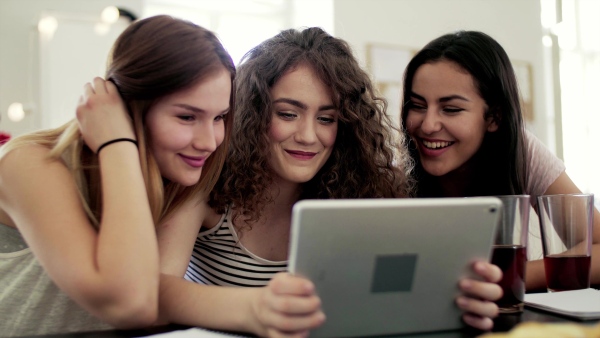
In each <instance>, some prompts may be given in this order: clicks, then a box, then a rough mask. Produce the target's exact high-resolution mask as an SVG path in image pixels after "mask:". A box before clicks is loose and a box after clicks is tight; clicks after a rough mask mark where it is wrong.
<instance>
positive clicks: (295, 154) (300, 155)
mask: <svg viewBox="0 0 600 338" xmlns="http://www.w3.org/2000/svg"><path fill="white" fill-rule="evenodd" d="M286 152H287V153H288V154H290V155H291V156H293V157H295V158H300V159H311V158H313V157H314V156H315V155H317V153H313V152H307V151H300V150H286Z"/></svg>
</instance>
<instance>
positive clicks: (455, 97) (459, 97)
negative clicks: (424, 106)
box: [410, 93, 470, 102]
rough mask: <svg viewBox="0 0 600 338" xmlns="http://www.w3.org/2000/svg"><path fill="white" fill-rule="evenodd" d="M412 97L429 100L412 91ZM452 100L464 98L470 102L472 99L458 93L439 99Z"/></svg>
mask: <svg viewBox="0 0 600 338" xmlns="http://www.w3.org/2000/svg"><path fill="white" fill-rule="evenodd" d="M410 97H414V98H415V99H419V100H421V101H427V100H425V98H424V97H423V96H421V95H418V94H415V93H410ZM452 100H463V101H467V102H470V100H469V99H467V98H466V97H464V96H460V95H456V94H454V95H450V96H444V97H442V98H440V99H439V100H438V101H439V102H448V101H452Z"/></svg>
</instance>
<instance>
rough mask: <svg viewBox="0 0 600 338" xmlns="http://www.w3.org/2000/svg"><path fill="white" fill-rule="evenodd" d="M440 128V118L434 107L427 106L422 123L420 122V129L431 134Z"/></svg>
mask: <svg viewBox="0 0 600 338" xmlns="http://www.w3.org/2000/svg"><path fill="white" fill-rule="evenodd" d="M440 130H442V120H441V117H440V115H439V114H438V112H437V110H435V108H433V107H431V108H428V109H427V111H426V112H425V116H423V123H421V131H423V132H424V133H425V134H432V133H435V132H437V131H440Z"/></svg>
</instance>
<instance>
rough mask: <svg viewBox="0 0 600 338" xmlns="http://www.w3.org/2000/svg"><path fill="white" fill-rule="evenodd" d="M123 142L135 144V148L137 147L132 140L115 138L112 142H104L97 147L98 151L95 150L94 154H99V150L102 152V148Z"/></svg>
mask: <svg viewBox="0 0 600 338" xmlns="http://www.w3.org/2000/svg"><path fill="white" fill-rule="evenodd" d="M123 141H127V142H131V143H133V144H135V146H136V147H137V145H138V143H137V141H136V140H134V139H131V138H116V139H114V140H110V141H106V142H104V143H102V145H101V146H100V147H98V150H96V154H100V150H102V148H104V147H106V146H107V145H110V144H113V143H117V142H123Z"/></svg>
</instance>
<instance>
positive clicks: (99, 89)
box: [93, 76, 108, 94]
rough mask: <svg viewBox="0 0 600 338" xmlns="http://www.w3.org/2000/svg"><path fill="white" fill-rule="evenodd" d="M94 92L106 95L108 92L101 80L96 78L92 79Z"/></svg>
mask: <svg viewBox="0 0 600 338" xmlns="http://www.w3.org/2000/svg"><path fill="white" fill-rule="evenodd" d="M93 82H94V90H95V91H96V94H106V93H108V90H107V89H106V85H105V82H106V81H104V79H103V78H101V77H98V76H96V77H95V78H94V81H93Z"/></svg>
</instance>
